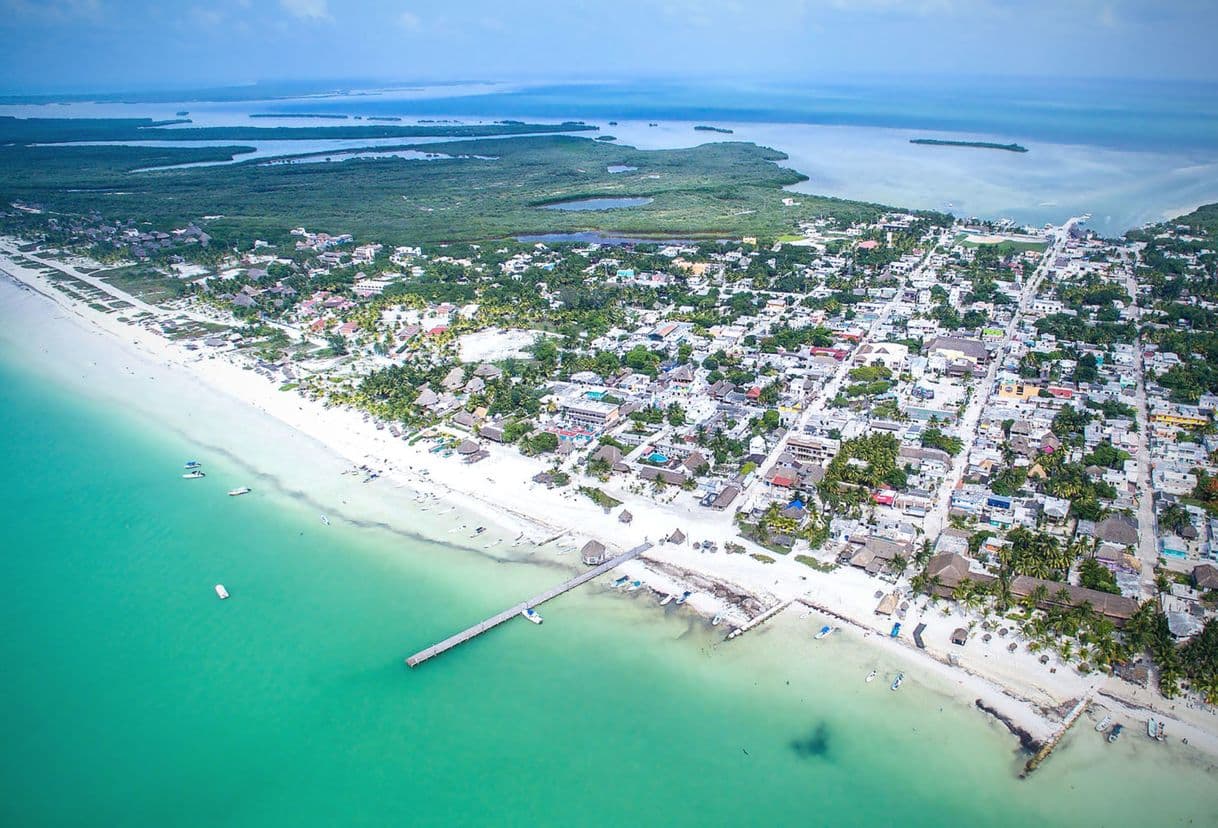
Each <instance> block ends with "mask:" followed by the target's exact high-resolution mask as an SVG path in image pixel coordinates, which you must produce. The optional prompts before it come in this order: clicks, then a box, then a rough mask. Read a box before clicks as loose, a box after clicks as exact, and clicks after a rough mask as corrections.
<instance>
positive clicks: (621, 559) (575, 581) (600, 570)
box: [406, 542, 651, 667]
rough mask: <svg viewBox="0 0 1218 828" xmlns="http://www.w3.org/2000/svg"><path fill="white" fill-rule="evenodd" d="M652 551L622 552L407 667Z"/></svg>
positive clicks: (448, 640) (643, 546)
mask: <svg viewBox="0 0 1218 828" xmlns="http://www.w3.org/2000/svg"><path fill="white" fill-rule="evenodd" d="M650 548H651V543H649V542H647V543H641V544H639V545H638V546H636V547H634V548H633V549H631V550H630V551H628V552H623V553H622V554H620V555H618V556H617V557H616V558H610V559H609V560H607V561H605V562H604V563H603V564H601V565H599V566H595V567H593V568H592V569H589V570H588V571H587V572H581V573H580V574H578V575H576V576H575V577H574V578H571V579H569V580H566V581H563V582H562V583H561V584H559V585H558V586H555V587H551V588H550V589H547V590H546V591H545V592H543V593H541V594H539V595H534V596H533V597H532V598H529V599H528V600H527V601H523V602H522V603H519V604H517V605H516V606H514V607H509V608H507V609H505V610H504V611H503V612H501V613H499V614H498V615H492V616H491V617H490V618H488V619H486V620H485V621H482V622H479V623H477V624H475V625H474V626H472V627H470V628H469V629H467V630H462V631H461V632H459V633H457V634H456V635H453V636H449V637H448V638H446V639H444V640H443V641H441V642H440V643H438V644H432V645H431V646H430V647H428V648H427V649H425V650H419V651H418V652H417V653H415V654H414V655H412V656H411V657H410V658H408V659H406V663H407V664H408V665H410V666H411V667H418V666H419V665H420V664H422V663H423V662H424V661H427V660H428V659H431V658H435V657H436V656H438V655H440V654H441V653H444V652H448V651H449V650H451V649H452V648H453V647H456V646H457V645H458V644H464V643H465V642H466V641H469V640H470V639H471V638H476V637H477V636H479V635H481V634H482V633H484V632H486V631H487V630H489V629H492V628H494V627H498V626H499V625H500V624H502V623H503V622H504V621H507V620H509V619H512V618H515V617H516V616H518V615H520V613H521V612H523V611H524V610H526V609H529V608H530V607H536V606H538V605H540V604H544V603H545V602H546V601H549V600H550V599H551V598H557V597H558V596H559V595H562V594H563V593H564V592H568V591H570V590H572V589H575V588H576V587H577V586H579V585H580V584H584V583H587V582H588V581H591V580H592V579H593V578H595V577H597V576H598V575H603V574H605V573H606V572H608V571H609V570H611V569H613V568H615V567H618V566H621V565H622V564H624V563H625V562H626V561H629V560H631V559H632V558H637V557H638V556H639V555H641V554H643V553H644V552H646V551H647V550H648V549H650Z"/></svg>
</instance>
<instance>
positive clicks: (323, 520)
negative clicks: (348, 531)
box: [321, 515, 330, 526]
mask: <svg viewBox="0 0 1218 828" xmlns="http://www.w3.org/2000/svg"><path fill="white" fill-rule="evenodd" d="M321 522H322V523H324V524H325V525H326V526H329V525H330V519H329V518H328V517H326V516H325V515H322V516H321Z"/></svg>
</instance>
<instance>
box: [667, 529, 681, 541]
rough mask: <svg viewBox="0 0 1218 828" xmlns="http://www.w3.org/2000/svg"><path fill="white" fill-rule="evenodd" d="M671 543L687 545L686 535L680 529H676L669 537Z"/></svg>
mask: <svg viewBox="0 0 1218 828" xmlns="http://www.w3.org/2000/svg"><path fill="white" fill-rule="evenodd" d="M668 542H669V543H685V533H684V532H682V531H681V530H680V529H674V530H673V532H672V534H671V535H669V536H668Z"/></svg>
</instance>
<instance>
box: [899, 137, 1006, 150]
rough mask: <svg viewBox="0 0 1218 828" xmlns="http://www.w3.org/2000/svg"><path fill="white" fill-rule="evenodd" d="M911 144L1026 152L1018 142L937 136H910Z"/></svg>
mask: <svg viewBox="0 0 1218 828" xmlns="http://www.w3.org/2000/svg"><path fill="white" fill-rule="evenodd" d="M909 143H911V144H925V145H927V146H931V147H979V148H980V149H996V150H1006V151H1007V152H1027V151H1028V148H1027V147H1024V146H1020V145H1019V144H995V143H992V142H990V141H944V140H941V139H939V138H910V139H909Z"/></svg>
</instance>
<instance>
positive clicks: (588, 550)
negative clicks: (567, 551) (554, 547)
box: [579, 540, 609, 566]
mask: <svg viewBox="0 0 1218 828" xmlns="http://www.w3.org/2000/svg"><path fill="white" fill-rule="evenodd" d="M579 557H580V558H581V559H582V560H583V562H584V563H585V564H587V565H588V566H597V565H599V564H603V563H604V562H605V561H606V560H608V559H609V552H608V550H606V549H605V544H603V543H601V542H600V541H598V540H590V541H588V542H587V543H585V544H584V548H583V549H581V550H579Z"/></svg>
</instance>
